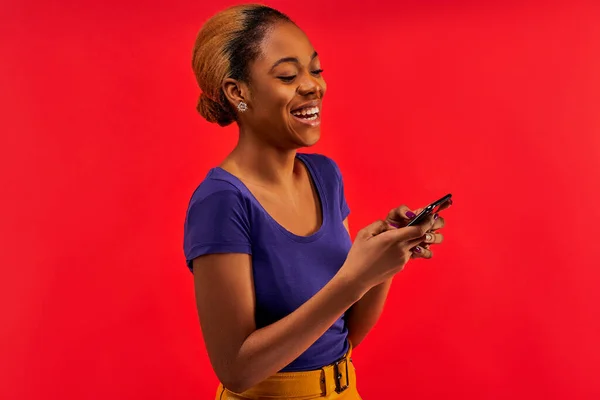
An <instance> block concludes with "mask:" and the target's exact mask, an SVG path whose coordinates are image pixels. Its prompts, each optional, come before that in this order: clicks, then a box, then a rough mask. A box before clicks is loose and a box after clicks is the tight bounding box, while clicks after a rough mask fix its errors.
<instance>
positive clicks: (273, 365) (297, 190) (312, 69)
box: [193, 23, 443, 393]
mask: <svg viewBox="0 0 600 400" xmlns="http://www.w3.org/2000/svg"><path fill="white" fill-rule="evenodd" d="M261 52H262V54H261V57H259V58H258V59H257V60H256V61H255V62H253V63H252V64H251V65H250V79H249V82H241V81H235V80H233V79H226V80H225V81H224V82H223V85H222V88H223V91H224V93H225V95H226V97H227V98H228V100H229V101H230V102H231V104H232V105H233V106H234V107H237V105H238V104H239V102H240V101H244V102H245V103H246V104H247V105H248V110H247V111H246V112H244V113H239V115H238V121H237V122H238V125H239V129H240V135H239V141H238V144H237V146H236V147H235V148H234V150H233V151H232V152H231V153H230V154H229V155H228V157H227V158H226V159H225V160H224V161H223V163H222V164H221V168H223V169H225V170H227V171H228V172H230V173H232V174H233V175H235V176H237V177H238V178H239V179H240V180H242V182H244V184H245V185H246V186H247V187H248V188H249V189H250V191H251V192H252V193H253V195H254V196H255V197H256V198H257V199H258V200H259V202H260V203H261V205H262V206H263V207H264V208H265V210H266V211H267V212H268V213H269V214H270V215H271V216H272V217H273V218H274V219H275V220H276V221H277V222H279V223H280V224H281V225H282V226H283V227H285V228H286V229H287V230H289V231H290V232H292V233H295V234H297V235H303V236H305V235H309V234H311V233H314V232H315V231H316V230H318V229H319V227H320V225H321V223H322V218H323V217H322V215H321V211H320V210H321V207H320V204H319V200H318V196H317V193H316V191H315V188H314V187H313V185H312V182H311V180H310V175H309V174H308V172H307V170H306V168H305V167H304V165H303V164H302V163H301V162H299V161H297V160H296V158H295V156H296V150H297V149H298V148H301V147H308V146H311V145H313V144H315V143H316V142H317V141H318V139H319V137H320V128H319V126H309V125H307V124H303V123H301V122H298V121H296V120H295V119H294V117H293V116H292V115H291V110H294V109H295V108H297V107H298V106H300V105H302V104H303V103H306V102H307V101H317V102H319V103H320V101H321V99H322V98H323V95H324V94H325V92H326V84H325V81H324V79H323V77H322V75H321V73H320V71H319V70H320V61H319V58H318V56H315V50H314V48H313V46H312V44H311V43H310V41H309V40H308V38H307V37H306V35H305V34H304V33H303V32H302V31H301V30H300V29H299V28H297V27H296V26H295V25H293V24H290V23H281V24H277V25H275V26H273V27H272V30H271V31H270V33H269V34H268V35H267V36H266V37H265V39H264V40H263V42H262V43H261ZM289 57H292V58H294V59H295V61H288V62H284V63H281V64H279V65H277V66H276V67H273V66H274V64H276V63H277V62H278V60H281V59H283V58H289ZM319 108H320V109H322V107H321V106H320V105H319ZM407 210H408V208H406V207H404V206H401V207H398V208H397V209H394V210H392V211H391V212H390V214H389V215H388V218H387V219H386V220H382V221H377V222H375V223H373V224H371V225H369V226H367V227H365V228H363V229H361V230H360V231H359V232H358V234H357V236H356V238H355V241H354V244H353V246H352V249H351V250H350V253H349V255H348V259H347V260H346V263H345V264H344V265H343V266H342V268H341V269H340V271H339V272H338V274H336V275H335V276H334V278H333V279H332V280H331V281H330V282H328V283H327V284H326V285H325V287H324V288H323V289H322V290H320V291H319V292H318V293H317V294H316V295H315V296H313V297H312V298H311V299H309V300H308V301H307V302H306V303H304V304H303V305H302V306H300V307H299V308H298V309H296V310H295V311H294V312H292V313H291V314H289V315H288V316H286V317H285V318H282V319H281V320H279V321H277V322H276V323H273V324H271V325H269V326H266V327H264V328H261V329H256V325H255V323H254V309H255V298H254V296H255V295H254V286H253V281H252V260H251V257H250V255H247V254H211V255H205V256H201V257H198V258H196V259H195V260H194V261H193V268H194V284H195V291H196V301H197V308H198V314H199V317H200V324H201V328H202V332H203V336H204V341H205V344H206V348H207V351H208V355H209V358H210V361H211V364H212V366H213V369H214V370H215V372H216V374H217V376H218V378H219V380H220V381H221V382H222V383H223V386H224V387H226V388H227V389H228V390H230V391H233V392H236V393H241V392H243V391H245V390H247V389H248V388H250V387H252V386H254V385H256V384H257V383H259V382H261V381H262V380H264V379H266V378H267V377H269V376H271V375H273V374H275V373H276V372H277V371H279V370H281V369H282V368H283V367H285V366H286V365H287V364H289V363H290V362H292V361H293V360H294V359H296V358H297V357H298V356H299V355H300V354H302V353H303V352H304V351H305V350H306V349H307V348H308V347H310V346H311V345H312V344H313V343H314V342H315V341H316V340H317V339H318V338H319V337H320V336H322V335H323V333H325V331H326V330H327V329H328V328H329V327H330V326H331V325H332V324H333V323H334V322H335V321H336V320H337V319H338V318H339V317H340V316H341V315H342V314H343V313H344V312H346V311H348V310H349V309H350V311H349V313H350V318H349V323H348V326H349V331H350V340H352V342H353V344H354V345H357V344H358V343H360V341H362V339H363V338H364V337H365V336H366V334H367V332H368V331H369V330H370V329H371V328H372V327H373V325H374V324H375V323H376V321H377V319H378V318H379V315H380V314H381V311H382V309H383V304H384V303H385V298H386V296H387V292H388V289H389V285H390V283H391V278H392V276H393V275H394V274H396V273H397V272H399V271H400V270H402V268H403V267H404V265H405V264H406V262H408V260H409V259H410V258H414V257H425V258H427V257H430V253H428V251H429V250H427V249H425V248H423V251H422V252H421V253H420V254H417V255H414V254H415V252H414V251H413V249H414V248H415V246H417V245H419V244H421V247H424V246H425V244H424V243H423V241H424V240H425V239H426V235H427V232H428V231H433V233H431V235H432V236H431V238H430V240H429V243H438V242H440V241H441V235H439V234H438V233H436V232H435V230H437V229H439V228H441V227H442V226H443V219H441V218H438V220H437V221H436V220H434V219H433V217H429V218H428V219H427V220H426V221H425V222H424V223H423V224H422V225H419V226H414V227H407V228H402V227H401V226H404V225H405V224H406V222H407V221H408V220H409V219H408V218H407V217H406V216H405V213H406V211H407ZM344 224H345V226H346V227H347V229H348V221H347V220H346V221H344ZM391 224H395V226H393V225H391ZM396 226H399V228H396ZM425 250H427V251H425ZM231 293H235V296H231Z"/></svg>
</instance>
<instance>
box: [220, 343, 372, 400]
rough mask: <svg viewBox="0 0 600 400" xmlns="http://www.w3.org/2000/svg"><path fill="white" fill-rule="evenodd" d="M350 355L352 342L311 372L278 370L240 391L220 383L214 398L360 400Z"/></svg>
mask: <svg viewBox="0 0 600 400" xmlns="http://www.w3.org/2000/svg"><path fill="white" fill-rule="evenodd" d="M351 354H352V344H350V348H349V350H348V352H347V353H346V354H345V355H344V357H342V358H341V359H340V360H338V361H336V362H335V363H333V364H330V365H326V366H324V367H323V368H321V369H317V370H314V371H301V372H279V373H277V374H275V375H273V376H271V377H269V378H267V379H265V380H264V381H262V382H260V383H259V384H257V385H255V386H253V387H251V388H250V389H248V390H246V391H245V392H243V393H234V392H232V391H230V390H227V389H225V388H224V387H223V384H220V385H219V387H218V389H217V395H216V400H259V399H269V400H276V399H294V400H309V399H336V400H337V399H339V400H361V398H360V396H359V394H358V391H357V390H356V371H355V369H354V364H353V363H352V359H351V358H350V355H351Z"/></svg>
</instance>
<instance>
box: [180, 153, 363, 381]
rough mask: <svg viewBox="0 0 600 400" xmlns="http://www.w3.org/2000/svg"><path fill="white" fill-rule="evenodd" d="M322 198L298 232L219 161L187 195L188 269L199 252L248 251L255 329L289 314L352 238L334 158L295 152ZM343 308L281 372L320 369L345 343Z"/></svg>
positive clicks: (332, 268)
mask: <svg viewBox="0 0 600 400" xmlns="http://www.w3.org/2000/svg"><path fill="white" fill-rule="evenodd" d="M296 158H297V159H298V160H300V161H301V162H303V163H304V165H306V167H307V169H308V172H309V174H310V176H311V178H312V180H313V182H314V184H315V188H316V190H317V192H318V195H319V198H320V200H321V207H322V215H323V218H322V224H321V227H320V228H319V230H318V231H317V232H315V233H314V234H312V235H309V236H298V235H295V234H293V233H291V232H289V231H288V230H286V229H285V228H284V227H283V226H281V225H280V224H279V223H277V222H276V221H275V220H274V219H273V218H272V217H271V216H270V215H269V214H268V213H267V212H266V211H265V209H264V208H263V207H262V206H261V205H260V203H259V202H258V201H257V200H256V198H255V197H254V196H253V195H252V193H251V192H250V191H249V190H248V188H247V187H246V186H245V185H244V184H243V183H242V182H241V181H240V180H239V179H238V178H236V177H235V176H234V175H232V174H230V173H229V172H227V171H225V170H224V169H222V168H218V167H217V168H213V169H211V170H210V171H209V172H208V174H207V176H206V178H205V179H204V181H202V182H201V183H200V185H199V186H198V188H197V189H196V190H195V192H194V194H193V195H192V198H191V200H190V203H189V206H188V210H187V215H186V220H185V227H184V252H185V257H186V262H187V265H188V268H189V269H190V270H192V260H193V259H194V258H196V257H199V256H201V255H204V254H212V253H245V254H251V256H252V257H251V258H252V273H253V277H254V290H255V294H256V310H255V320H256V327H257V329H259V328H262V327H264V326H267V325H270V324H272V323H274V322H276V321H278V320H280V319H281V318H283V317H285V316H286V315H288V314H290V313H291V312H293V311H294V310H296V309H297V308H298V307H300V306H301V305H302V304H304V303H305V302H306V301H307V300H308V299H310V298H311V297H312V296H314V295H315V294H316V293H317V292H318V291H319V290H321V288H323V286H325V284H327V282H329V281H330V280H331V278H333V276H334V275H335V274H336V273H337V272H338V270H339V269H340V267H341V266H342V264H343V263H344V261H345V260H346V257H347V255H348V251H349V250H350V247H351V245H352V242H351V239H350V236H349V235H348V232H347V231H346V228H345V227H344V225H343V223H342V221H343V220H344V219H345V218H346V217H347V216H348V214H349V212H350V209H349V208H348V205H347V204H346V200H345V197H344V187H343V181H342V176H341V174H340V170H339V168H338V166H337V164H336V163H335V162H334V161H333V160H331V159H330V158H328V157H325V156H323V155H319V154H300V153H298V154H297V156H296ZM347 336H348V330H347V328H346V323H345V320H344V315H342V316H341V317H340V318H339V319H338V320H337V321H335V323H334V324H333V325H332V326H331V327H330V328H329V329H328V330H327V331H326V332H325V333H324V334H323V336H321V337H320V338H319V339H318V340H317V341H316V342H315V343H313V344H312V345H311V346H310V347H309V348H308V349H307V350H306V351H305V352H304V353H303V354H301V355H300V356H299V357H298V358H297V359H295V360H294V361H292V362H291V363H290V364H289V365H287V366H286V367H285V368H283V369H282V370H281V371H282V372H283V371H306V370H313V369H319V368H321V367H322V366H324V365H327V364H330V363H332V362H334V361H336V360H337V359H339V358H340V357H342V356H343V355H344V354H345V353H346V351H347V350H348V341H347Z"/></svg>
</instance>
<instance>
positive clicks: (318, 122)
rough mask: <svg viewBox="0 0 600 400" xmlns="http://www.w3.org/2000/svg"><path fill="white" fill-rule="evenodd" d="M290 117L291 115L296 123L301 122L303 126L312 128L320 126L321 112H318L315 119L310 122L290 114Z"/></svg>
mask: <svg viewBox="0 0 600 400" xmlns="http://www.w3.org/2000/svg"><path fill="white" fill-rule="evenodd" d="M291 115H292V118H294V119H295V120H296V121H298V122H301V123H303V124H305V125H308V126H311V127H313V128H314V127H315V126H319V125H321V111H319V113H318V114H317V118H315V119H311V120H306V119H304V118H298V117H296V116H295V115H294V114H291Z"/></svg>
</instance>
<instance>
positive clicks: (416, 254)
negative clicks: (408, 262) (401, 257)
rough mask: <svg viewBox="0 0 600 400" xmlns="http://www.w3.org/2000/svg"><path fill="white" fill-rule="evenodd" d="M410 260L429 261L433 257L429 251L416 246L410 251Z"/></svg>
mask: <svg viewBox="0 0 600 400" xmlns="http://www.w3.org/2000/svg"><path fill="white" fill-rule="evenodd" d="M411 252H412V254H411V256H410V257H411V258H426V259H429V258H431V257H433V252H432V251H431V250H429V249H426V248H425V247H423V246H416V247H414V248H413V249H412V250H411Z"/></svg>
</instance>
